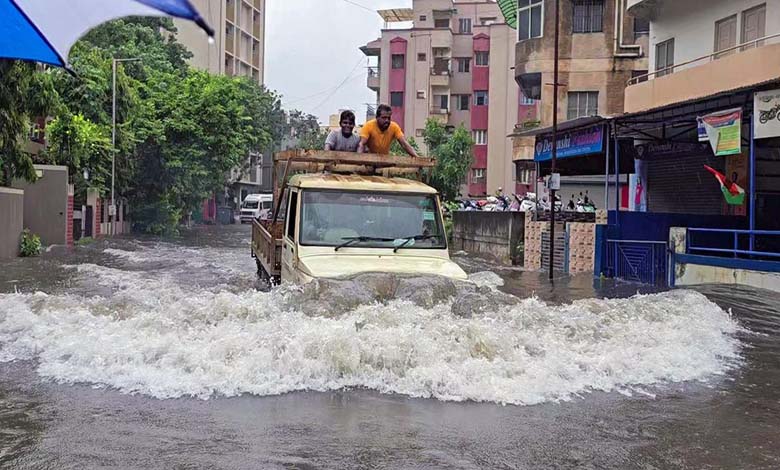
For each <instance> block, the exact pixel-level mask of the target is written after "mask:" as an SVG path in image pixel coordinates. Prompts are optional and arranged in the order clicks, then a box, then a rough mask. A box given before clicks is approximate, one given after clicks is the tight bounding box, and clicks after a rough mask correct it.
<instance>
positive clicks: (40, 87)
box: [0, 59, 56, 186]
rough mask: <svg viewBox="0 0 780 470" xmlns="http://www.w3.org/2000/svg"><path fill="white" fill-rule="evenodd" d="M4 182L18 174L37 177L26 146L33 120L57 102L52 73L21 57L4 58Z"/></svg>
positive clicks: (0, 159) (0, 117)
mask: <svg viewBox="0 0 780 470" xmlns="http://www.w3.org/2000/svg"><path fill="white" fill-rule="evenodd" d="M0 77H2V79H0V186H7V185H9V184H11V181H13V179H14V178H23V179H26V180H28V181H35V179H36V176H35V169H34V168H33V161H32V158H31V157H30V155H29V154H27V153H26V152H24V150H23V149H22V143H23V136H24V135H26V132H27V131H28V130H29V127H30V121H31V119H32V118H34V117H36V116H46V115H47V114H48V112H49V109H50V108H51V107H52V106H54V104H55V102H56V93H55V92H54V88H53V87H52V83H51V79H50V76H49V74H48V73H46V72H43V73H38V72H36V66H34V65H32V64H29V63H25V62H19V61H11V60H4V59H3V60H0Z"/></svg>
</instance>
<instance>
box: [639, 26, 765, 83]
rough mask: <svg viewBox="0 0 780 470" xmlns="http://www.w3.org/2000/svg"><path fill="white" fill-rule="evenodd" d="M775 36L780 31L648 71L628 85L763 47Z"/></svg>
mask: <svg viewBox="0 0 780 470" xmlns="http://www.w3.org/2000/svg"><path fill="white" fill-rule="evenodd" d="M775 38H780V33H777V34H772V35H769V36H764V37H761V38H758V39H753V40H751V41H747V42H743V43H742V44H737V45H736V46H733V47H729V48H728V49H723V50H721V51H716V52H713V53H711V54H707V55H703V56H701V57H697V58H695V59H693V60H689V61H687V62H682V63H679V64H673V65H670V66H668V67H664V68H662V69H660V70H655V71H653V72H650V73H646V74H644V75H639V76H637V77H632V78H631V79H630V80H628V82H627V86H632V85H636V84H638V83H640V82H645V81H647V80H650V79H651V78H653V77H656V76H659V75H660V76H665V75H669V74H672V73H674V72H675V70H677V69H679V68H681V67H686V66H688V65H693V64H697V63H698V62H702V61H705V60H708V61H710V62H711V61H713V60H717V59H719V58H721V57H724V56H727V55H728V54H729V53H731V52H734V51H736V50H739V49H742V50H748V49H752V48H755V47H761V46H763V45H764V44H761V43H765V42H766V41H768V40H770V39H775Z"/></svg>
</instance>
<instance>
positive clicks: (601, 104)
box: [513, 0, 669, 200]
mask: <svg viewBox="0 0 780 470" xmlns="http://www.w3.org/2000/svg"><path fill="white" fill-rule="evenodd" d="M654 3H658V2H654ZM667 3H669V2H667ZM517 23H518V25H517V26H518V27H517V31H516V34H517V36H516V38H517V42H516V46H515V47H516V52H515V55H516V59H515V64H514V65H515V68H514V73H515V79H516V80H517V83H518V84H519V85H520V89H521V91H522V93H523V94H524V95H525V96H527V97H529V98H532V99H535V100H538V103H539V114H538V120H539V122H538V124H539V125H540V126H541V127H549V126H551V125H552V120H553V87H552V86H551V85H552V83H553V82H554V80H553V71H554V64H555V61H554V57H555V56H554V53H555V38H554V31H555V0H518V9H517ZM559 28H560V39H559V79H558V83H559V84H560V85H561V86H560V87H559V88H558V110H557V113H558V120H559V122H565V121H567V120H573V119H577V118H582V117H587V116H596V115H600V116H614V115H618V114H621V113H623V112H624V108H625V106H624V104H625V103H624V90H625V88H626V86H627V84H628V82H629V80H631V78H632V77H637V76H641V75H645V74H646V73H647V70H648V65H647V64H648V59H647V56H648V34H649V32H650V31H649V22H648V20H647V19H646V18H642V17H638V18H635V17H634V16H633V15H631V14H630V13H629V12H627V5H626V0H565V1H561V2H560V21H559ZM534 124H536V123H534ZM528 127H529V126H522V125H521V126H519V127H518V129H517V131H516V132H515V139H514V145H513V159H514V161H515V164H516V166H517V167H518V169H517V170H516V171H517V172H518V173H523V174H531V175H532V176H530V177H528V178H526V179H528V180H531V181H533V182H534V184H535V181H536V176H535V174H534V164H533V158H534V147H533V145H534V139H533V137H529V136H527V128H528ZM524 131H526V132H525V134H526V135H523V134H524ZM603 181H604V179H603V177H601V178H579V179H577V180H576V181H575V180H574V179H569V181H568V183H569V186H570V188H568V189H570V191H568V192H572V191H574V192H575V193H576V192H579V191H582V190H583V189H584V190H588V189H589V188H590V189H591V190H592V191H593V192H592V193H591V198H593V199H595V200H603V199H602V198H603V192H604V189H603V188H604V184H603ZM529 182H530V181H529ZM564 186H566V182H565V180H564ZM517 189H518V191H519V192H524V191H534V186H532V185H530V184H529V185H518V188H517ZM564 193H566V191H565V190H564Z"/></svg>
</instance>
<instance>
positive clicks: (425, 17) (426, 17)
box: [420, 15, 428, 21]
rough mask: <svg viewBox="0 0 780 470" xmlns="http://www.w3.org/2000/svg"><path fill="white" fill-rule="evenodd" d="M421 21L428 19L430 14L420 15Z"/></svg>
mask: <svg viewBox="0 0 780 470" xmlns="http://www.w3.org/2000/svg"><path fill="white" fill-rule="evenodd" d="M420 21H428V15H420Z"/></svg>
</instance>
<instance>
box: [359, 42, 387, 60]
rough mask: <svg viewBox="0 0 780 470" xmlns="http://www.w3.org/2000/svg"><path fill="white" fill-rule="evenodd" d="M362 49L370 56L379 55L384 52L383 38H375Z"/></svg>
mask: <svg viewBox="0 0 780 470" xmlns="http://www.w3.org/2000/svg"><path fill="white" fill-rule="evenodd" d="M360 50H361V51H363V54H365V55H366V56H368V57H379V56H380V55H381V54H382V40H381V39H375V40H373V41H371V42H369V43H368V44H366V45H365V46H361V47H360Z"/></svg>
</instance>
